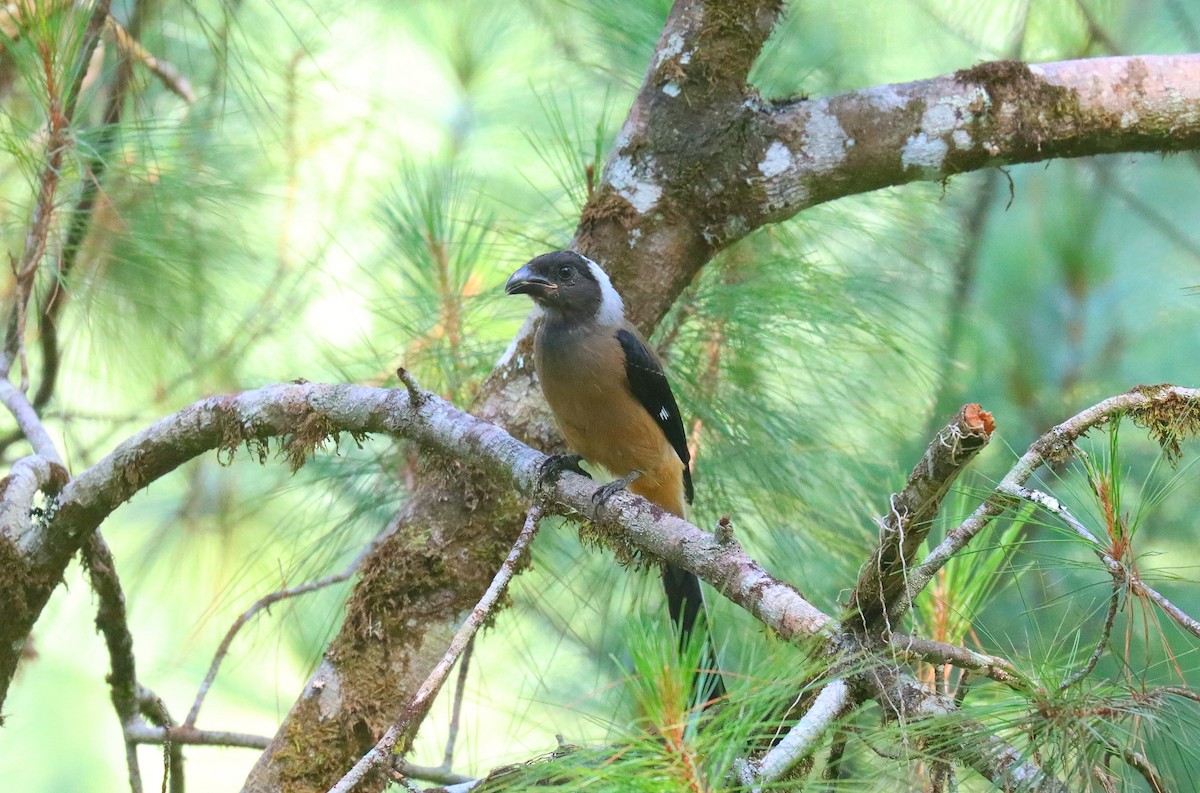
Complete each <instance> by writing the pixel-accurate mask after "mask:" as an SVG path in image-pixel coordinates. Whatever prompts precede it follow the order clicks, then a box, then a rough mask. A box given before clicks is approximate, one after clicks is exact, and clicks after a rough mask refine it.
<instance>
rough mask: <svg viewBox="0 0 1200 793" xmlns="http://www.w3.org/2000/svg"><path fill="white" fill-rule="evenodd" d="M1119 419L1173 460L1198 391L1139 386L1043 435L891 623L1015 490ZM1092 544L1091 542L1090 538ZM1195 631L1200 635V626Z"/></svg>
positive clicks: (944, 549)
mask: <svg viewBox="0 0 1200 793" xmlns="http://www.w3.org/2000/svg"><path fill="white" fill-rule="evenodd" d="M1121 414H1128V415H1130V417H1131V418H1132V419H1133V421H1134V423H1135V424H1139V425H1140V426H1144V427H1147V428H1148V429H1149V430H1150V432H1151V435H1152V436H1154V437H1155V438H1156V439H1157V440H1158V441H1159V443H1160V444H1162V445H1163V446H1164V448H1165V449H1166V451H1167V453H1168V454H1171V453H1172V446H1175V447H1177V445H1178V435H1179V434H1181V433H1186V432H1189V431H1190V432H1195V431H1196V429H1197V428H1198V427H1200V389H1195V388H1181V387H1179V386H1170V385H1157V386H1139V387H1138V388H1135V389H1133V390H1132V391H1129V392H1127V393H1124V394H1120V395H1118V396H1114V397H1110V398H1108V399H1106V400H1104V401H1103V402H1100V403H1098V404H1096V405H1093V406H1092V407H1090V408H1088V409H1087V410H1084V411H1082V412H1081V413H1078V414H1076V415H1074V416H1072V417H1071V418H1069V419H1067V420H1066V421H1064V422H1062V423H1061V424H1059V425H1058V426H1056V427H1053V428H1052V429H1051V430H1050V431H1049V432H1047V433H1045V434H1044V435H1042V436H1041V437H1040V438H1038V439H1037V440H1036V441H1034V442H1033V443H1032V444H1031V445H1030V447H1029V449H1028V451H1026V452H1025V454H1024V455H1022V456H1021V459H1019V460H1017V463H1016V465H1014V466H1013V467H1012V468H1011V469H1009V471H1008V473H1007V474H1005V476H1004V478H1003V479H1002V480H1001V481H1000V484H999V485H997V486H996V489H995V490H993V491H992V494H991V495H990V496H988V498H987V499H986V500H985V501H984V502H983V503H982V504H980V505H979V507H978V508H976V510H975V511H974V512H973V513H971V515H970V517H968V518H967V519H966V520H964V521H963V522H962V523H961V524H959V526H958V527H957V528H955V529H954V530H953V531H951V532H950V534H949V535H947V537H946V539H944V540H943V541H942V542H941V543H940V544H939V545H938V546H937V547H936V548H934V549H933V550H932V551H931V552H930V553H929V556H927V557H925V560H924V561H923V562H921V564H920V565H919V566H918V567H916V568H913V569H912V570H910V571H909V577H908V591H907V593H906V595H905V597H904V598H902V599H901V600H900V601H899V602H897V603H895V604H894V606H893V611H892V613H891V614H890V615H889V616H890V618H891V619H892V620H895V619H897V618H898V617H899V616H900V615H901V614H903V613H904V611H905V610H907V608H908V606H909V604H911V603H912V601H913V599H914V598H915V597H916V596H917V595H918V594H920V592H921V590H922V589H924V588H925V586H926V584H928V583H929V581H930V580H931V579H932V578H933V575H934V574H935V573H936V572H937V571H938V570H940V569H941V568H942V566H943V565H945V564H946V562H948V561H949V560H950V558H951V557H952V556H954V554H956V553H958V552H959V551H961V550H962V549H963V548H965V547H966V546H967V543H969V542H970V541H971V540H972V539H973V538H974V537H975V536H976V535H977V534H979V532H981V531H983V529H984V528H985V527H987V525H988V524H989V523H991V522H992V520H993V519H994V518H996V517H997V516H999V515H1001V514H1002V513H1003V512H1004V509H1005V507H1006V506H1007V505H1008V504H1009V503H1010V501H1011V499H1012V498H1013V492H1014V491H1015V489H1017V488H1021V487H1023V486H1024V485H1025V483H1026V482H1028V481H1029V478H1030V477H1032V476H1033V475H1034V473H1036V472H1037V470H1038V469H1039V468H1041V467H1042V466H1043V465H1045V464H1046V463H1057V462H1062V461H1065V460H1067V459H1069V458H1070V457H1071V456H1072V455H1073V454H1074V453H1075V441H1077V440H1079V438H1081V437H1082V436H1083V435H1085V434H1087V432H1088V431H1089V430H1091V429H1093V428H1095V427H1098V426H1100V425H1103V424H1106V423H1108V422H1109V421H1111V420H1112V419H1113V417H1114V416H1117V415H1121ZM1092 539H1093V541H1095V538H1094V537H1093V538H1092ZM1097 544H1098V542H1097ZM1197 627H1198V629H1200V626H1197ZM1189 630H1191V629H1190V628H1189ZM1198 635H1200V634H1198Z"/></svg>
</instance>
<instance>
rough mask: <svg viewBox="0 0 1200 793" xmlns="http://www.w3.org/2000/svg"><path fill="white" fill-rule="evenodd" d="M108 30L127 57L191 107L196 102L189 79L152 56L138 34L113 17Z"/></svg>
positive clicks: (109, 21)
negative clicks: (144, 68)
mask: <svg viewBox="0 0 1200 793" xmlns="http://www.w3.org/2000/svg"><path fill="white" fill-rule="evenodd" d="M108 29H109V31H111V32H112V34H113V39H114V40H116V42H117V47H118V48H119V49H120V50H121V52H122V53H124V55H125V57H127V58H132V59H133V60H136V61H137V62H138V63H140V64H142V65H143V66H145V67H146V68H147V69H148V70H149V71H150V73H151V74H153V75H154V76H155V77H157V78H158V79H159V82H161V83H162V84H163V87H165V88H166V89H167V90H168V91H170V92H171V93H173V94H175V95H176V96H178V97H179V98H180V99H182V100H183V101H185V102H187V103H188V104H189V105H190V104H192V103H194V102H195V101H196V92H195V91H193V90H192V84H191V83H190V82H189V81H188V79H187V78H186V77H184V76H183V74H182V73H180V71H179V69H177V68H175V67H174V66H172V65H171V64H170V63H168V62H167V61H164V60H163V59H161V58H158V57H155V56H154V55H152V54H151V53H150V51H149V50H147V49H146V48H145V47H143V46H142V44H141V42H140V41H138V40H137V38H136V36H137V34H136V33H133V32H131V31H128V30H126V29H125V28H123V27H121V23H119V22H117V20H115V19H113V18H112V17H111V16H110V17H109V18H108Z"/></svg>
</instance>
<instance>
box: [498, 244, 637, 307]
mask: <svg viewBox="0 0 1200 793" xmlns="http://www.w3.org/2000/svg"><path fill="white" fill-rule="evenodd" d="M504 291H505V293H507V294H510V295H529V296H530V297H532V298H533V302H535V303H537V304H538V306H539V307H541V308H542V309H544V310H545V311H546V312H547V313H549V314H551V315H553V316H556V317H558V318H561V319H566V320H569V321H574V322H587V321H592V320H594V321H596V322H599V323H600V324H602V325H620V324H621V323H622V322H623V321H624V319H625V305H624V303H622V302H621V296H620V295H618V294H617V290H616V289H613V285H612V282H611V281H609V280H608V274H607V273H605V272H604V270H602V269H601V268H600V265H598V264H596V263H595V262H594V261H592V260H591V259H589V258H587V257H586V256H580V255H579V254H578V253H575V252H574V251H554V252H553V253H544V254H542V255H541V256H538V257H537V258H535V259H531V260H530V261H529V262H527V263H526V264H525V266H524V267H522V268H521V269H520V270H517V271H516V272H515V273H513V274H512V276H511V277H510V278H509V279H508V283H507V284H505V285H504Z"/></svg>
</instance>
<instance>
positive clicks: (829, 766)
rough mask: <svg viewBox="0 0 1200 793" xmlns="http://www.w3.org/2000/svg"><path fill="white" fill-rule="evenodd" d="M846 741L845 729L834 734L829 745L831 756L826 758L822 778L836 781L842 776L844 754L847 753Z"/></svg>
mask: <svg viewBox="0 0 1200 793" xmlns="http://www.w3.org/2000/svg"><path fill="white" fill-rule="evenodd" d="M846 741H847V735H846V731H845V730H844V729H839V730H838V731H837V732H835V733H834V734H833V741H832V742H831V743H830V745H829V757H827V758H826V759H825V770H824V771H823V772H822V773H821V778H822V779H826V780H829V781H836V780H838V779H841V778H842V774H841V770H842V755H844V754H846Z"/></svg>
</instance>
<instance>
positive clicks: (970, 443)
mask: <svg viewBox="0 0 1200 793" xmlns="http://www.w3.org/2000/svg"><path fill="white" fill-rule="evenodd" d="M994 429H995V425H994V424H993V422H992V416H991V414H990V413H988V412H987V411H985V410H983V409H982V408H981V407H980V406H979V405H976V404H970V405H964V406H963V407H962V408H961V409H960V410H959V411H958V414H957V415H956V416H955V417H954V418H953V419H951V421H950V423H949V424H947V425H946V426H945V427H943V428H942V429H941V431H939V432H938V434H937V435H936V436H935V437H934V439H933V441H932V442H930V444H929V447H928V448H927V449H926V450H925V454H924V455H923V456H922V457H921V459H920V461H919V462H918V463H917V464H916V465H915V466H914V467H913V470H912V473H911V474H910V475H909V477H908V482H907V483H905V485H904V489H903V490H901V491H900V492H899V493H897V494H895V495H893V496H892V497H891V509H890V510H889V512H888V514H887V515H886V516H885V517H883V518H882V519H880V520H879V546H878V547H877V548H876V550H875V552H874V553H873V554H872V555H871V557H870V559H868V560H867V562H866V563H865V564H864V565H863V566H862V569H861V570H860V571H859V575H858V582H857V583H856V584H855V586H854V591H853V593H851V596H850V607H849V610H848V614H847V616H846V618H845V620H844V621H845V623H846V624H847V625H849V626H852V627H854V628H855V629H861V630H862V631H863V633H864V634H866V633H869V632H871V631H872V630H874V629H876V628H878V627H880V626H881V624H882V625H883V626H884V627H886V628H887V629H888V631H889V632H890V623H888V619H887V618H888V613H889V611H890V610H892V609H893V607H894V602H895V601H896V600H897V599H898V598H901V597H902V596H903V595H904V593H905V591H906V584H907V582H908V568H909V566H910V565H911V564H912V561H913V557H914V556H915V555H916V553H917V550H918V549H919V548H920V547H921V543H922V542H924V540H925V536H926V535H927V534H928V533H929V529H930V527H931V526H932V521H933V518H934V517H935V516H936V515H937V511H938V509H939V508H940V506H941V503H942V498H943V497H945V495H946V493H947V492H948V491H949V490H950V485H952V484H953V483H954V480H955V479H957V478H958V475H959V474H960V473H962V471H963V469H965V468H966V466H967V465H968V464H969V463H970V462H971V460H973V459H975V455H977V454H978V453H979V452H980V450H981V449H983V447H984V446H986V445H987V443H988V441H989V440H990V439H991V437H992V431H993V430H994ZM906 609H907V606H905V609H904V610H906Z"/></svg>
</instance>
